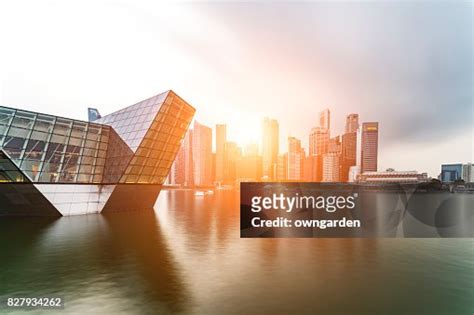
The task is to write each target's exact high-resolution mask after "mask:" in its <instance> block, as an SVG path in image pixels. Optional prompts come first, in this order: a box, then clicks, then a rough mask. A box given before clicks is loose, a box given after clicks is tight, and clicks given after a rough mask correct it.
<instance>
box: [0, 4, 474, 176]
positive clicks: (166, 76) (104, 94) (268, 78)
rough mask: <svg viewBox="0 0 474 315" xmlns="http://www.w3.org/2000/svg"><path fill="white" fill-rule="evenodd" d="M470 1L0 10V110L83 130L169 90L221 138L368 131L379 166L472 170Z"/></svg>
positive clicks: (304, 136) (242, 139) (432, 170)
mask: <svg viewBox="0 0 474 315" xmlns="http://www.w3.org/2000/svg"><path fill="white" fill-rule="evenodd" d="M472 16H473V8H472V3H470V2H421V1H417V2H407V1H404V2H386V3H382V2H368V1H364V2H360V3H357V2H332V3H325V2H317V3H316V2H315V3H299V4H285V3H272V4H270V3H268V2H267V3H260V4H258V3H257V4H255V3H254V4H252V3H235V4H229V3H227V4H217V3H209V4H206V3H194V4H189V3H188V4H174V5H166V4H156V3H155V1H143V2H139V1H91V2H87V1H77V2H75V3H73V2H68V1H46V2H45V1H41V3H40V1H3V2H0V39H1V46H0V104H1V105H5V106H11V107H18V108H24V109H29V110H34V111H41V112H46V113H51V114H55V115H61V116H67V117H73V118H79V119H85V118H86V109H87V107H89V106H93V107H97V108H99V110H100V112H101V113H102V114H107V113H110V112H113V111H115V110H117V109H119V108H120V107H123V106H127V105H131V104H133V103H135V102H137V101H140V100H142V99H145V98H147V97H150V96H152V95H155V94H158V93H160V92H162V91H165V90H168V89H173V90H174V91H175V92H177V93H178V94H179V95H180V96H182V97H183V98H184V99H185V100H187V101H188V102H189V103H191V104H192V105H193V106H194V107H196V109H197V114H196V119H197V120H199V121H200V122H202V123H204V124H207V125H214V124H216V123H228V128H229V133H230V138H231V140H237V141H239V142H247V141H252V140H253V141H255V140H258V135H259V134H260V122H261V119H262V118H263V117H264V116H271V117H274V118H276V119H278V121H279V123H280V131H281V132H280V137H281V141H280V142H281V146H283V148H284V150H285V151H286V138H287V137H288V136H289V135H291V136H296V137H298V138H300V139H301V140H302V141H303V144H304V145H305V146H307V142H308V134H309V131H310V129H311V127H313V126H315V125H316V124H317V114H318V112H319V111H320V110H322V109H324V108H326V107H328V108H330V110H331V112H332V125H333V127H332V130H331V133H332V135H336V134H338V133H340V132H342V130H343V124H344V119H345V115H347V114H349V113H352V112H356V113H359V114H360V118H361V121H379V122H380V135H379V142H380V149H379V150H380V151H379V168H380V170H383V169H385V168H388V167H393V168H395V169H397V170H412V169H416V170H418V171H427V172H428V173H429V174H430V175H432V176H436V175H437V174H438V173H439V169H440V164H441V163H447V162H467V161H472V160H474V158H473V147H474V141H473V139H474V130H473V121H474V113H473V79H472V75H473V59H472V58H473V57H472V54H473V46H472V43H473V33H472Z"/></svg>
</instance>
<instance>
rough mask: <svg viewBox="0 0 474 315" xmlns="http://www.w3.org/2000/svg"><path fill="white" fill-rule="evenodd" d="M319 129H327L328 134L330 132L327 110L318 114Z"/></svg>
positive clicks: (329, 114) (329, 113)
mask: <svg viewBox="0 0 474 315" xmlns="http://www.w3.org/2000/svg"><path fill="white" fill-rule="evenodd" d="M319 127H321V128H323V129H327V131H328V133H330V130H331V112H330V111H329V109H328V108H326V109H325V110H323V111H322V112H320V113H319Z"/></svg>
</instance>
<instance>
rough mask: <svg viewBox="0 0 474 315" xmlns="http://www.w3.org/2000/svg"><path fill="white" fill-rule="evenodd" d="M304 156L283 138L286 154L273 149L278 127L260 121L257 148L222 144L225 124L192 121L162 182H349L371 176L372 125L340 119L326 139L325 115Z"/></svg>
mask: <svg viewBox="0 0 474 315" xmlns="http://www.w3.org/2000/svg"><path fill="white" fill-rule="evenodd" d="M316 118H317V119H316V124H315V126H314V127H313V128H312V129H311V131H310V133H309V147H308V150H307V151H306V150H305V148H303V146H302V144H301V140H300V139H297V138H296V137H292V136H290V137H288V148H287V150H285V151H286V152H284V153H283V152H280V151H281V150H280V148H279V124H278V121H277V120H275V119H271V118H268V117H265V118H264V119H263V122H262V141H261V146H260V147H259V145H258V144H256V143H253V144H249V145H247V146H245V147H243V148H241V147H239V146H238V145H237V144H236V143H235V142H231V141H228V139H227V128H226V125H225V124H217V125H216V127H215V131H216V134H215V151H214V152H213V150H212V138H213V137H212V129H211V128H210V127H207V126H204V125H203V124H201V123H199V122H197V121H195V122H194V127H193V128H192V129H190V130H189V131H188V133H187V135H186V138H185V140H184V142H183V145H182V147H181V149H180V151H179V153H178V155H177V157H176V160H175V162H174V164H173V167H172V170H171V173H170V177H169V180H168V182H169V183H170V184H178V185H182V186H211V185H215V184H218V185H220V184H230V185H232V184H235V183H237V182H242V181H307V182H351V181H356V180H357V179H358V178H360V175H361V174H362V173H365V172H376V171H377V158H378V128H379V126H378V123H377V122H364V123H362V124H361V125H360V124H359V115H358V114H349V115H347V117H346V123H345V129H344V134H342V135H337V136H332V135H331V130H330V128H331V112H330V111H329V109H325V110H323V111H322V112H320V113H319V116H318V117H316Z"/></svg>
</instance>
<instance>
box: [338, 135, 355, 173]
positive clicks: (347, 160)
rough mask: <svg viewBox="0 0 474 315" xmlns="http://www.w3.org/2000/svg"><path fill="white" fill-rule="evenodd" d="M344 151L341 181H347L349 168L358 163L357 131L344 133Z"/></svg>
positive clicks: (342, 154) (342, 153)
mask: <svg viewBox="0 0 474 315" xmlns="http://www.w3.org/2000/svg"><path fill="white" fill-rule="evenodd" d="M341 147H342V152H341V168H340V171H341V172H340V174H339V177H340V181H341V182H347V181H348V179H349V170H350V168H351V166H355V165H356V154H357V132H348V133H345V134H343V135H342V145H341Z"/></svg>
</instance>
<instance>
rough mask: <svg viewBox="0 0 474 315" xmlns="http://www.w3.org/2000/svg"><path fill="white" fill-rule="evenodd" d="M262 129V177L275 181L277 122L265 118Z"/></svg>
mask: <svg viewBox="0 0 474 315" xmlns="http://www.w3.org/2000/svg"><path fill="white" fill-rule="evenodd" d="M262 129H263V130H262V158H263V176H266V178H268V179H275V178H276V173H277V171H276V168H277V159H278V122H277V121H276V120H275V119H270V118H268V117H265V118H264V119H263V128H262Z"/></svg>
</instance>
